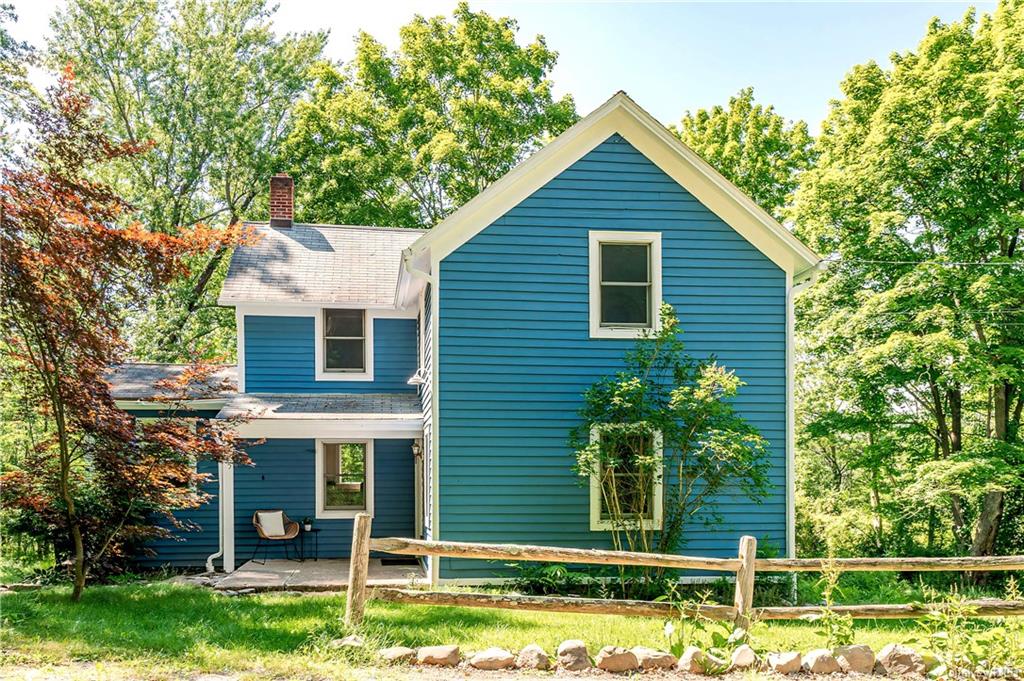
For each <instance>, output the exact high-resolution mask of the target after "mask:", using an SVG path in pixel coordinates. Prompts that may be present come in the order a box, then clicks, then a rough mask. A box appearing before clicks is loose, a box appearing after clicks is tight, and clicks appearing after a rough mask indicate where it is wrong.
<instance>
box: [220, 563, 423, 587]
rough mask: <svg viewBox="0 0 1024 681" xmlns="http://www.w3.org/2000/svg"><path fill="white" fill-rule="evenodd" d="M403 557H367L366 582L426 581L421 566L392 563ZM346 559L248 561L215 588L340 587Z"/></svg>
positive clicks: (343, 583)
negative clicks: (367, 570) (262, 563)
mask: <svg viewBox="0 0 1024 681" xmlns="http://www.w3.org/2000/svg"><path fill="white" fill-rule="evenodd" d="M401 562H404V561H401V559H399V560H395V559H389V558H384V559H383V562H382V559H380V558H371V559H370V570H369V578H368V580H367V584H368V585H369V586H410V585H421V584H429V583H430V580H429V578H428V577H427V574H426V572H424V570H423V567H422V566H421V565H420V564H419V563H418V562H417V563H415V564H405V565H403V564H395V563H401ZM348 570H349V560H348V559H347V558H332V559H326V560H316V561H314V560H306V561H303V562H297V561H292V560H285V559H278V558H272V559H270V560H268V561H267V562H266V564H265V565H261V564H259V563H257V562H255V561H251V560H250V561H249V562H247V563H245V564H244V565H242V566H241V567H240V568H238V569H237V570H235V571H234V572H232V573H231V574H229V575H227V576H226V577H224V578H223V579H221V580H220V581H219V582H217V585H216V587H215V588H216V589H217V590H220V591H223V590H231V591H239V590H241V589H256V590H257V591H340V590H342V589H345V588H347V587H348Z"/></svg>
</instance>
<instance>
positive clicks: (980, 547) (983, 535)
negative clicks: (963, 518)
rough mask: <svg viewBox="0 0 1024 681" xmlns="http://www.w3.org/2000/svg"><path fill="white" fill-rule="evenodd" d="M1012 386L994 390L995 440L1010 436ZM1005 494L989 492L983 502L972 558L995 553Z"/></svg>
mask: <svg viewBox="0 0 1024 681" xmlns="http://www.w3.org/2000/svg"><path fill="white" fill-rule="evenodd" d="M1010 389H1011V387H1010V384H1009V383H1006V382H1004V383H1001V384H999V385H997V386H996V387H995V389H994V390H993V395H992V397H993V400H992V402H993V404H992V416H993V423H992V426H993V433H992V434H993V435H994V436H995V439H997V440H1002V441H1004V442H1005V441H1006V439H1007V437H1008V435H1009V421H1010V403H1009V402H1010V401H1009V400H1008V399H1007V398H1008V396H1009V393H1010ZM1003 496H1004V495H1003V492H988V493H986V494H985V497H984V498H983V499H982V502H981V510H980V511H979V512H978V521H977V523H975V525H974V540H973V541H972V542H971V555H972V556H991V555H993V554H994V553H995V548H996V538H997V537H998V536H999V524H1000V522H1001V521H1002V518H1003V506H1004V503H1003V501H1004V500H1003Z"/></svg>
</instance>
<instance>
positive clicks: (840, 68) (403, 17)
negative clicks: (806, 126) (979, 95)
mask: <svg viewBox="0 0 1024 681" xmlns="http://www.w3.org/2000/svg"><path fill="white" fill-rule="evenodd" d="M59 4H60V3H59V1H58V0H14V5H15V9H16V11H17V12H18V13H19V14H20V15H21V21H20V22H19V24H18V25H16V27H15V33H16V35H17V36H18V37H20V38H21V39H25V40H29V41H30V42H33V43H36V44H40V43H42V41H43V39H44V37H45V32H46V29H47V18H48V17H49V15H50V14H51V13H52V12H53V11H54V9H55V8H56V7H57V6H58V5H59ZM471 4H472V5H473V6H474V7H475V8H478V9H484V10H486V11H488V12H490V13H492V14H496V15H508V16H513V17H515V18H517V19H518V20H519V24H520V37H521V39H522V40H524V41H525V40H528V39H532V37H533V36H534V35H536V34H538V33H539V34H542V35H544V36H545V37H546V38H547V41H548V45H549V46H551V47H552V48H554V49H555V50H557V51H558V52H559V55H560V57H559V63H558V66H557V67H556V69H555V71H554V73H553V74H552V78H553V79H554V81H555V84H556V87H557V91H558V92H559V93H565V92H569V93H572V94H573V96H574V97H575V98H576V102H577V106H578V108H579V110H580V112H581V113H584V114H585V113H588V112H589V111H591V110H592V109H594V108H595V107H597V106H598V105H599V104H600V103H601V102H603V101H604V100H605V99H607V98H608V97H609V96H611V95H612V94H613V93H614V92H615V91H617V90H625V91H626V92H628V93H629V94H630V95H631V96H632V97H633V98H634V99H635V100H636V101H637V102H638V103H639V104H640V105H641V106H643V107H644V108H646V109H647V110H648V111H650V112H651V113H652V114H654V115H655V116H656V117H657V118H658V119H660V120H661V121H662V122H664V123H672V122H675V121H678V120H679V118H680V116H681V115H682V113H683V112H684V111H685V110H687V109H690V110H692V109H697V108H701V107H708V106H712V105H714V104H718V103H725V102H726V101H727V100H728V98H729V96H730V95H732V94H734V93H735V92H736V91H737V90H739V89H740V88H742V87H745V86H747V85H752V86H753V87H754V89H755V93H756V95H757V98H758V100H760V101H762V102H764V103H770V104H774V105H775V107H776V109H777V110H778V111H779V112H780V113H781V114H782V115H784V116H786V117H787V118H801V119H804V120H807V121H808V122H809V123H810V124H811V128H812V131H817V129H818V125H819V123H820V121H821V120H822V119H823V118H824V117H825V114H826V113H827V111H828V101H829V99H831V98H834V97H837V96H838V95H839V81H840V80H841V79H842V77H843V75H844V74H845V73H846V72H847V71H848V70H849V69H850V67H852V66H853V65H854V64H859V63H862V62H865V61H867V60H869V59H874V60H877V61H882V62H886V61H888V57H889V55H890V54H891V53H892V52H893V51H894V50H897V51H902V50H906V49H911V48H913V47H915V46H916V45H917V42H918V41H919V40H920V38H921V36H922V35H923V34H924V30H925V27H926V25H927V23H928V21H929V19H931V17H934V16H938V17H939V18H941V19H943V20H944V21H952V20H956V19H958V18H960V17H961V16H962V15H963V13H964V11H965V10H966V9H967V7H968V6H970V5H972V4H973V5H974V6H976V7H978V10H979V12H984V11H991V10H992V9H993V8H994V7H995V3H994V2H975V3H966V2H941V3H940V2H830V3H814V2H789V3H775V2H773V3H754V2H747V3H739V2H716V3H713V2H702V3H698V2H693V3H682V2H672V3H670V2H648V3H626V2H508V1H503V2H501V1H495V2H482V1H477V2H471ZM454 5H455V2H454V1H448V0H444V1H442V0H377V1H376V2H367V1H366V0H346V1H340V0H336V1H333V2H325V1H323V0H280V9H279V10H278V13H277V15H276V19H275V26H276V27H277V28H278V30H280V31H302V30H314V29H330V31H331V39H330V43H329V45H328V56H330V57H332V58H334V59H346V58H348V57H349V56H350V55H351V54H352V37H353V36H354V35H355V33H356V32H357V31H358V30H359V29H365V30H367V31H369V32H370V33H371V34H373V35H374V36H376V37H377V38H378V39H380V40H382V41H383V42H385V43H386V44H388V45H391V46H394V45H395V44H396V43H397V40H398V28H399V27H400V26H401V25H402V24H404V23H405V22H407V21H408V20H409V18H410V17H411V16H412V15H413V14H414V13H417V12H418V13H420V14H449V13H450V11H451V8H452V7H454Z"/></svg>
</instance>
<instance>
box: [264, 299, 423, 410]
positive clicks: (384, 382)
mask: <svg viewBox="0 0 1024 681" xmlns="http://www.w3.org/2000/svg"><path fill="white" fill-rule="evenodd" d="M314 321H315V320H314V319H313V317H264V316H258V315H246V317H245V341H244V342H245V391H246V392H250V393H372V392H396V391H415V390H416V388H415V387H414V386H410V385H409V384H408V380H409V378H410V377H411V376H412V375H413V374H414V373H415V372H416V363H417V352H416V320H415V319H387V318H384V319H375V320H374V326H373V364H374V369H373V380H372V381H317V380H316V373H315V366H314V360H315V357H314V353H315V350H314V348H315V345H314V335H313V334H314Z"/></svg>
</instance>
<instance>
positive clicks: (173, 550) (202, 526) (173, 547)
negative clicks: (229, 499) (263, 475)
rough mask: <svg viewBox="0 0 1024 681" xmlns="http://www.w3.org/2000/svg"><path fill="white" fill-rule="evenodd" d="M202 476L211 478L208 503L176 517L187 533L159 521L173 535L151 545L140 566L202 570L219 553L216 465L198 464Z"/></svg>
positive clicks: (195, 414) (196, 414)
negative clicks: (213, 555) (200, 568)
mask: <svg viewBox="0 0 1024 681" xmlns="http://www.w3.org/2000/svg"><path fill="white" fill-rule="evenodd" d="M125 411H127V412H128V413H129V414H131V415H132V416H134V417H136V418H140V419H156V418H166V417H169V416H172V417H175V418H214V417H215V416H217V412H218V411H219V410H218V409H197V410H189V411H177V412H175V413H173V414H169V413H168V412H166V411H165V410H161V409H131V408H128V409H126V410H125ZM197 469H198V471H199V472H200V473H205V474H207V475H209V476H210V478H209V479H208V480H207V481H206V482H205V483H204V484H203V486H202V489H203V491H204V492H205V493H206V494H208V495H210V496H209V500H208V501H207V502H206V503H205V504H203V505H202V506H200V507H198V508H193V509H188V510H183V511H178V512H177V513H175V517H176V518H177V519H178V520H179V521H181V522H183V523H187V524H188V529H176V528H174V527H172V526H171V524H170V523H169V522H167V521H166V519H164V518H161V519H159V521H158V524H159V525H160V527H163V528H165V529H168V530H171V531H172V532H173V533H174V535H173V537H171V538H167V539H158V540H156V541H151V542H149V543H148V544H147V545H146V548H147V549H148V550H149V551H151V552H153V554H152V555H142V556H139V558H138V562H139V564H141V565H145V566H148V567H155V566H164V565H170V566H172V567H201V566H204V565H206V558H207V556H209V555H211V554H214V553H216V552H217V551H218V550H219V549H220V537H219V534H218V533H219V532H220V517H219V516H220V507H219V505H218V498H217V493H218V483H217V463H216V462H215V461H200V462H199V463H198V464H197Z"/></svg>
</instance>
